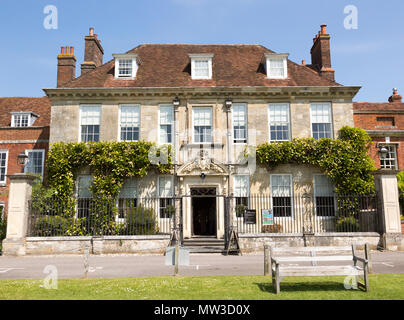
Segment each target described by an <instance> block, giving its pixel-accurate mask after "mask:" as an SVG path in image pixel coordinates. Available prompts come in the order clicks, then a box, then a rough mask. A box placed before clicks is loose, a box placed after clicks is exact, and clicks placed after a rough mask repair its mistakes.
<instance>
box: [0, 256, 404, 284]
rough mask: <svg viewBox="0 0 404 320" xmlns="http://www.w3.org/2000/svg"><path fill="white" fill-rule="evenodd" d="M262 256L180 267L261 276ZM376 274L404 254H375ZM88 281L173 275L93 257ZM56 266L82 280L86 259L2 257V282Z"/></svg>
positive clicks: (402, 262)
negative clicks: (49, 266)
mask: <svg viewBox="0 0 404 320" xmlns="http://www.w3.org/2000/svg"><path fill="white" fill-rule="evenodd" d="M263 259H264V257H263V255H244V256H228V257H225V256H222V255H219V254H210V255H209V254H205V255H191V256H190V264H191V265H190V266H186V267H185V266H184V267H180V275H183V276H213V275H262V274H263V270H264V268H263ZM372 260H373V271H374V272H375V273H404V252H372ZM89 262H90V273H89V278H124V277H148V276H163V275H172V274H173V267H172V266H165V257H164V256H162V255H158V256H157V255H155V256H138V255H105V256H90V258H89ZM48 265H52V266H56V268H57V270H58V277H59V278H82V277H83V275H84V263H83V256H79V255H76V256H52V257H50V256H38V257H34V256H29V257H18V258H15V257H0V280H4V279H43V278H44V277H45V276H46V274H44V272H43V271H44V269H45V267H46V266H48Z"/></svg>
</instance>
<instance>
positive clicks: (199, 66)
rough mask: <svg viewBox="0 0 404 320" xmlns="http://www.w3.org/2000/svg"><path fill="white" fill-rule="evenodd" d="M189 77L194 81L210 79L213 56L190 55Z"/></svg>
mask: <svg viewBox="0 0 404 320" xmlns="http://www.w3.org/2000/svg"><path fill="white" fill-rule="evenodd" d="M189 57H190V58H191V76H192V79H194V80H201V79H212V59H213V54H190V55H189Z"/></svg>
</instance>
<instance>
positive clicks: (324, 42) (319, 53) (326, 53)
mask: <svg viewBox="0 0 404 320" xmlns="http://www.w3.org/2000/svg"><path fill="white" fill-rule="evenodd" d="M330 38H331V36H330V35H329V34H328V33H327V25H325V24H323V25H321V30H320V31H319V33H318V34H317V35H316V37H315V38H314V39H313V47H312V48H311V51H310V53H311V64H312V66H313V67H315V68H316V69H317V71H318V72H319V74H320V75H321V76H322V77H324V78H326V79H328V80H331V81H335V70H334V69H332V68H331V52H330Z"/></svg>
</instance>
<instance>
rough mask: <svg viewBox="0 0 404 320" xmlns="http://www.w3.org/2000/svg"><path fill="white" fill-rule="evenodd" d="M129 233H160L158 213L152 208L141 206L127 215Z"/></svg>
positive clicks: (127, 230) (127, 231) (127, 232)
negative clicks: (157, 219)
mask: <svg viewBox="0 0 404 320" xmlns="http://www.w3.org/2000/svg"><path fill="white" fill-rule="evenodd" d="M124 231H125V232H126V234H127V235H153V234H157V233H158V226H157V221H156V214H155V212H154V210H153V209H152V208H145V207H143V206H139V207H137V208H133V209H132V210H131V211H130V212H129V213H128V214H127V216H126V230H124Z"/></svg>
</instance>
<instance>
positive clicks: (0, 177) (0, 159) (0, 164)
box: [0, 151, 7, 183]
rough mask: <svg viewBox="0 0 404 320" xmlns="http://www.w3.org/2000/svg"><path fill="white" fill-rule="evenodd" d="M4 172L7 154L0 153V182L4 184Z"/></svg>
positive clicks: (4, 152)
mask: <svg viewBox="0 0 404 320" xmlns="http://www.w3.org/2000/svg"><path fill="white" fill-rule="evenodd" d="M6 171H7V152H6V151H1V152H0V182H2V183H4V182H6Z"/></svg>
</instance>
